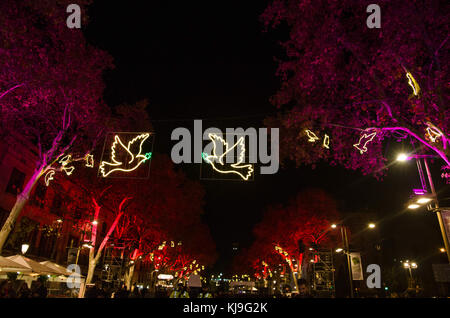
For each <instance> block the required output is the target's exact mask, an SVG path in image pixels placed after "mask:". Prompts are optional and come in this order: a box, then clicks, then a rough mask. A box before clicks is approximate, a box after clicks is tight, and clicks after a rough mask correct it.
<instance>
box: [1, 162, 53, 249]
mask: <svg viewBox="0 0 450 318" xmlns="http://www.w3.org/2000/svg"><path fill="white" fill-rule="evenodd" d="M43 172H44V167H43V166H41V167H39V168H38V169H37V170H35V172H34V173H33V175H32V176H31V178H30V180H28V182H27V184H26V185H25V188H24V189H23V190H22V192H21V193H20V194H18V195H17V199H16V203H14V206H13V208H12V209H11V212H9V216H8V218H7V219H6V222H5V224H3V227H2V229H1V230H0V255H1V253H2V249H3V246H4V245H5V242H6V240H7V239H8V236H9V234H10V233H11V231H12V229H13V228H14V224H15V223H16V220H17V218H18V217H19V215H20V212H22V210H23V207H24V206H25V204H26V203H27V202H28V199H29V198H30V193H31V190H33V188H34V185H35V184H36V182H37V181H38V180H39V178H40V177H41V176H42V174H43Z"/></svg>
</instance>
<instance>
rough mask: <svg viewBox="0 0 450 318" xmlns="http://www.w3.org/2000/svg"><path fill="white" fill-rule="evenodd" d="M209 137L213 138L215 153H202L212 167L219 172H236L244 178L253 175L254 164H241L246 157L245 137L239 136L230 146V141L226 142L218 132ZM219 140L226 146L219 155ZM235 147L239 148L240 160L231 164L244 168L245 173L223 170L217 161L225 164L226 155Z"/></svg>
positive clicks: (234, 166)
mask: <svg viewBox="0 0 450 318" xmlns="http://www.w3.org/2000/svg"><path fill="white" fill-rule="evenodd" d="M208 136H209V139H211V141H212V142H213V154H212V155H208V154H205V153H202V157H203V159H204V160H205V161H206V162H207V163H209V164H210V165H211V166H212V168H213V169H214V170H215V171H217V172H219V173H223V174H225V173H235V174H237V175H239V176H240V177H241V178H242V179H244V180H246V181H247V180H248V178H249V177H250V176H251V175H252V173H253V166H252V165H251V164H248V165H241V164H242V163H243V162H244V158H245V145H244V137H241V138H239V140H238V141H237V142H236V143H235V144H234V145H233V146H232V147H229V146H228V143H227V142H225V140H224V139H223V138H222V137H219V136H218V135H216V134H209V135H208ZM217 141H219V142H220V144H222V147H225V151H224V152H223V154H222V155H221V156H217V155H216V147H217V144H216V142H217ZM235 147H237V148H238V160H237V162H236V163H234V164H231V165H230V166H231V167H233V168H235V169H242V170H244V171H246V172H247V173H246V174H245V175H244V174H243V173H241V172H240V171H237V170H232V169H230V170H223V169H219V168H218V167H217V166H216V164H215V161H218V162H219V163H220V165H222V166H224V157H225V155H226V154H227V153H228V152H230V151H232V150H233V149H234V148H235Z"/></svg>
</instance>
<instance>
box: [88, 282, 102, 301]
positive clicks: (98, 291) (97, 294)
mask: <svg viewBox="0 0 450 318" xmlns="http://www.w3.org/2000/svg"><path fill="white" fill-rule="evenodd" d="M85 298H106V295H105V291H104V290H103V288H102V285H101V282H100V280H97V281H96V282H95V285H94V287H92V288H90V289H89V290H88V291H87V292H86V296H85Z"/></svg>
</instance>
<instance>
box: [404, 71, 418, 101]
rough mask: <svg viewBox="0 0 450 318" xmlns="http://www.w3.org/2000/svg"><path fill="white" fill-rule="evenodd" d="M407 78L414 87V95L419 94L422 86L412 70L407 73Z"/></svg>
mask: <svg viewBox="0 0 450 318" xmlns="http://www.w3.org/2000/svg"><path fill="white" fill-rule="evenodd" d="M406 78H407V79H408V85H409V86H411V88H412V89H413V94H414V96H419V93H420V86H419V84H418V83H417V81H416V79H415V78H414V77H413V76H412V74H411V73H410V72H407V73H406Z"/></svg>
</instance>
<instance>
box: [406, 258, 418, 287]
mask: <svg viewBox="0 0 450 318" xmlns="http://www.w3.org/2000/svg"><path fill="white" fill-rule="evenodd" d="M403 267H404V268H405V269H408V270H409V284H408V285H409V288H412V287H413V276H412V269H416V268H417V263H415V262H411V263H410V262H409V261H406V262H404V263H403Z"/></svg>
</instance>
